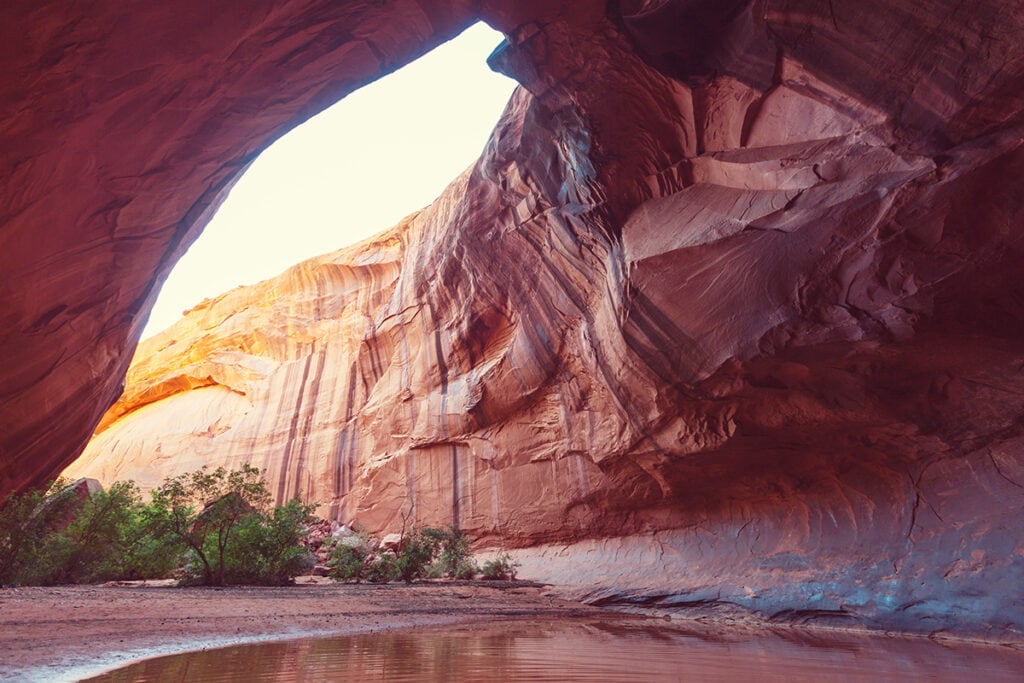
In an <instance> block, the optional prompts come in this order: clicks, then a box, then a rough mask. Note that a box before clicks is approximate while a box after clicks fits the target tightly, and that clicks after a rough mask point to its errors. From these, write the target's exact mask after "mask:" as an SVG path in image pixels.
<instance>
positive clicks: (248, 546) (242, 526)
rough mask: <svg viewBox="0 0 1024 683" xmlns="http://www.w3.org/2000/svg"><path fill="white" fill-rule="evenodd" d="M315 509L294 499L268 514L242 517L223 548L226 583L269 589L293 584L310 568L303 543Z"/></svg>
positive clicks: (255, 513)
mask: <svg viewBox="0 0 1024 683" xmlns="http://www.w3.org/2000/svg"><path fill="white" fill-rule="evenodd" d="M314 509H316V506H315V505H303V504H302V501H300V500H298V499H293V500H291V501H289V502H288V503H286V504H284V505H279V506H277V507H275V508H274V510H273V512H272V513H270V514H269V515H268V514H263V513H260V512H254V513H252V514H250V515H248V516H246V517H244V518H242V520H241V521H240V523H239V526H238V529H237V532H236V534H235V538H234V539H233V540H232V541H231V542H229V543H228V545H227V546H226V549H225V560H224V564H225V570H224V572H225V580H226V581H227V582H228V583H245V584H262V585H271V586H282V585H287V584H290V583H292V582H293V580H294V579H295V577H296V576H298V575H299V574H302V573H303V572H304V571H307V570H308V569H309V568H310V567H311V566H312V564H311V562H310V554H309V551H308V550H306V548H305V546H304V545H302V540H303V537H304V535H305V525H306V522H307V521H308V520H309V516H310V515H311V514H312V512H313V510H314Z"/></svg>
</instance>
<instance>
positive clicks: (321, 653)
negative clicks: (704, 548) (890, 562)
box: [89, 619, 1024, 683]
mask: <svg viewBox="0 0 1024 683" xmlns="http://www.w3.org/2000/svg"><path fill="white" fill-rule="evenodd" d="M89 680H93V681H137V682H141V681H286V682H287V681H296V682H297V681H303V682H306V681H399V682H402V681H445V682H449V681H528V682H530V683H536V682H540V681H559V682H562V681H606V682H612V683H615V682H624V681H708V682H715V681H729V682H730V683H735V682H737V681H756V682H757V683H771V682H774V681H780V682H781V681H785V682H786V683H793V682H795V681H819V682H824V681H872V682H875V681H986V682H989V681H1024V653H1021V652H1019V651H1016V650H1012V649H1009V648H1005V647H995V646H982V645H970V644H963V643H951V642H936V641H931V640H927V639H923V638H886V637H870V636H857V635H850V634H843V633H833V632H825V633H815V632H810V631H800V630H795V629H779V630H774V631H763V630H758V631H754V630H745V629H738V630H731V631H730V630H724V629H720V628H719V629H707V630H702V629H701V628H698V627H694V626H693V625H688V626H686V627H681V626H678V625H672V624H668V623H666V622H662V621H651V620H607V619H604V620H584V621H576V620H568V621H566V620H563V621H543V622H535V621H504V622H493V623H486V624H472V625H467V626H460V627H447V628H434V629H420V630H416V631H402V632H384V633H376V634H363V635H353V636H338V637H331V638H315V639H304V640H294V641H283V642H280V641H279V642H271V643H261V644H255V645H238V646H233V647H226V648H220V649H211V650H204V651H201V652H191V653H185V654H180V655H171V656H167V657H159V658H156V659H150V660H146V661H143V662H138V663H136V664H133V665H131V666H127V667H125V668H123V669H118V670H116V671H112V672H110V673H107V674H104V675H102V676H98V677H96V678H92V679H89Z"/></svg>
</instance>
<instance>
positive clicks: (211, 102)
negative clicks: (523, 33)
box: [0, 0, 472, 495]
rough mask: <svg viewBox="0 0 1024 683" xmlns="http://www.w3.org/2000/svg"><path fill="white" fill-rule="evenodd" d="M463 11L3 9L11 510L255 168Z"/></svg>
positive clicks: (453, 0)
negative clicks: (166, 284)
mask: <svg viewBox="0 0 1024 683" xmlns="http://www.w3.org/2000/svg"><path fill="white" fill-rule="evenodd" d="M470 4H471V3H470V2H469V1H468V0H465V1H460V0H448V1H445V0H431V1H429V2H427V1H423V2H416V1H415V0H384V1H383V2H345V3H339V2H333V1H329V0H313V1H311V2H310V1H306V0H253V1H252V2H244V3H232V4H231V6H230V7H216V8H214V7H212V6H211V5H210V4H209V3H207V2H201V1H198V0H182V1H180V2H178V1H176V2H174V3H157V4H152V5H151V6H146V7H132V8H130V9H129V8H126V7H125V6H124V4H123V3H119V2H100V3H94V4H91V5H90V6H89V7H88V9H85V8H82V7H80V6H77V5H75V4H74V3H36V2H21V1H16V2H5V3H4V5H3V8H2V9H0V19H2V20H0V45H2V47H0V64H2V65H3V74H4V75H3V78H2V79H0V140H2V142H0V145H2V147H0V177H2V178H3V183H2V186H0V297H2V301H3V306H2V307H0V349H2V351H3V359H4V363H3V371H2V373H0V434H2V435H3V436H2V437H0V438H2V443H0V495H3V494H4V493H6V492H8V491H10V490H11V489H16V488H20V487H23V486H25V485H26V484H31V483H41V482H43V481H45V480H46V479H47V478H48V477H51V476H53V475H54V474H55V473H56V472H57V471H59V470H60V469H61V468H62V467H63V466H64V465H66V464H67V463H68V462H70V461H71V460H72V459H73V458H74V457H75V455H76V454H77V453H78V452H80V451H81V449H82V448H83V447H84V446H85V443H86V441H87V440H88V437H89V434H90V432H91V431H92V429H93V428H94V427H95V425H96V423H97V421H98V420H99V419H100V416H102V415H103V412H104V411H105V410H106V409H107V408H108V407H109V406H110V404H111V403H112V402H113V401H114V400H115V399H116V398H117V395H118V393H119V392H120V389H121V382H122V378H123V377H124V373H125V370H126V369H127V366H128V361H129V360H130V358H131V352H132V349H133V347H134V346H135V343H136V342H137V341H138V337H139V334H140V332H141V331H142V328H143V326H144V325H145V320H146V315H147V314H148V312H149V309H150V307H151V306H152V304H153V301H154V299H155V297H156V295H157V292H158V290H159V285H160V283H161V282H162V281H163V279H164V277H165V276H166V275H167V273H168V272H169V270H170V269H171V267H172V266H173V265H174V263H175V261H177V259H178V257H180V256H181V254H183V253H184V251H185V250H186V249H187V248H188V245H189V244H190V243H191V242H192V240H194V239H195V237H196V236H197V235H198V234H199V231H200V230H201V229H202V228H203V226H204V225H205V224H206V222H207V221H208V220H209V218H210V216H211V215H212V212H213V211H214V210H215V209H216V207H217V205H218V204H219V203H220V201H221V200H222V199H223V197H224V196H225V194H226V192H227V191H228V190H229V189H230V187H231V185H232V183H233V182H234V180H235V179H236V178H237V177H238V176H239V174H240V173H241V172H242V171H243V170H244V169H245V167H246V166H247V165H248V164H249V162H250V161H251V160H252V159H253V158H255V156H256V154H258V153H259V151H260V150H262V149H263V148H264V147H266V146H267V145H268V144H269V143H270V142H271V141H272V140H273V139H274V138H276V137H277V136H279V135H280V134H282V133H284V132H285V131H287V130H288V129H289V128H291V127H293V126H294V125H296V124H298V123H300V122H302V121H304V120H305V119H306V118H308V117H309V116H311V115H312V114H314V113H316V112H318V111H320V110H321V109H323V108H325V107H327V106H328V105H330V104H333V103H334V102H335V101H337V100H338V99H339V98H340V97H342V96H344V95H345V94H346V93H348V92H350V91H352V90H354V89H356V88H358V87H360V86H361V85H363V84H365V83H367V82H369V81H371V80H373V79H375V78H377V77H378V76H380V75H382V74H385V73H387V72H389V71H391V70H393V69H395V68H397V67H399V66H401V65H402V64H405V63H406V62H408V61H410V60H412V59H415V58H416V57H417V56H419V55H420V54H422V53H423V52H425V51H427V50H429V49H430V48H431V47H433V46H435V45H437V44H439V43H441V42H443V41H444V40H447V39H448V38H451V37H452V36H453V35H455V34H456V33H458V31H459V30H461V29H462V28H463V27H464V26H466V25H468V24H469V23H470V22H471V21H472V18H471V17H470V16H469V15H468V7H469V5H470Z"/></svg>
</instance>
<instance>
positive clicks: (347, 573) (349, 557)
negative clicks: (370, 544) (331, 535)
mask: <svg viewBox="0 0 1024 683" xmlns="http://www.w3.org/2000/svg"><path fill="white" fill-rule="evenodd" d="M369 556H370V552H369V551H368V550H367V549H366V547H365V546H362V545H358V546H351V545H345V544H344V543H339V544H338V545H337V547H335V548H334V552H333V553H331V559H330V560H328V561H327V566H328V567H330V569H331V571H330V574H329V576H330V577H331V578H332V579H336V580H338V581H354V582H356V583H359V582H360V581H361V580H362V579H363V577H364V576H365V575H366V574H367V570H368V567H367V560H368V559H369Z"/></svg>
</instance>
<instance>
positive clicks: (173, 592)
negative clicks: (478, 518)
mask: <svg viewBox="0 0 1024 683" xmlns="http://www.w3.org/2000/svg"><path fill="white" fill-rule="evenodd" d="M601 613H603V610H600V609H598V608H594V607H589V606H587V605H583V604H580V603H576V602H570V601H567V600H562V599H559V598H556V597H553V596H549V595H547V594H546V591H545V589H544V588H543V587H540V586H534V585H529V584H523V583H511V584H510V583H501V582H474V583H422V584H413V585H411V586H407V585H405V584H387V585H371V584H360V585H346V584H335V583H330V582H327V583H321V582H317V583H310V584H302V585H296V586H290V587H281V588H268V587H241V586H239V587H230V588H177V587H171V586H166V585H144V586H139V585H104V586H66V587H54V588H37V587H31V588H8V589H0V680H4V681H6V680H41V681H42V680H45V681H54V680H75V679H76V678H80V677H82V676H85V675H91V674H96V673H99V672H101V671H104V670H107V669H110V668H113V667H116V666H122V665H124V664H127V663H129V662H132V661H136V660H140V659H144V658H147V657H152V656H155V655H160V654H171V653H175V652H183V651H186V650H195V649H200V648H207V647H219V646H224V645H231V644H237V643H246V642H259V641H265V640H275V639H285V638H299V637H304V636H319V635H332V634H338V635H342V634H359V633H372V632H378V631H385V630H392V629H401V628H409V627H420V626H436V625H446V624H466V623H472V622H477V621H493V620H495V619H502V618H513V617H530V618H536V619H549V618H561V617H578V616H588V615H589V616H596V615H599V614H601Z"/></svg>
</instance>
